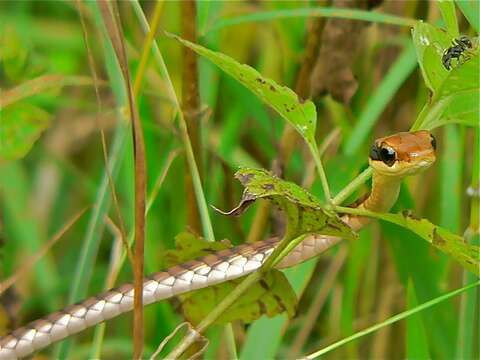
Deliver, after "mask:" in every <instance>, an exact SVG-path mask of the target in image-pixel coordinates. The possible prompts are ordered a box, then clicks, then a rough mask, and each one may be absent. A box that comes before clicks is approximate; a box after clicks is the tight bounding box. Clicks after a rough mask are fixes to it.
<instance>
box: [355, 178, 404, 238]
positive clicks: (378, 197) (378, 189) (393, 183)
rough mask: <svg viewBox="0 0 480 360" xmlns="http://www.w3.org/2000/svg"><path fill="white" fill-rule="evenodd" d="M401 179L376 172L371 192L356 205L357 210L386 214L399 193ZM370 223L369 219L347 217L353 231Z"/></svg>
mask: <svg viewBox="0 0 480 360" xmlns="http://www.w3.org/2000/svg"><path fill="white" fill-rule="evenodd" d="M402 180H403V177H399V176H385V175H382V174H379V173H377V172H374V173H373V178H372V191H371V192H370V195H369V196H368V197H367V198H366V199H365V201H363V202H362V203H361V204H360V205H358V208H359V209H365V210H370V211H375V212H388V211H390V209H391V208H392V206H393V205H394V204H395V202H396V201H397V199H398V194H399V193H400V185H401V183H402ZM369 222H370V219H369V218H366V217H357V216H348V217H347V223H348V224H349V225H350V227H352V228H353V229H354V230H355V231H358V230H360V229H361V228H362V227H364V226H365V225H367V224H368V223H369Z"/></svg>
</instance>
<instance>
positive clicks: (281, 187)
mask: <svg viewBox="0 0 480 360" xmlns="http://www.w3.org/2000/svg"><path fill="white" fill-rule="evenodd" d="M235 177H236V178H237V179H238V180H240V182H241V183H242V185H243V186H244V187H245V190H244V192H243V195H242V199H241V200H240V203H239V204H238V206H237V207H235V208H234V209H232V210H231V211H229V212H223V211H220V210H218V209H217V210H218V211H219V212H221V213H222V214H224V215H240V214H242V213H243V212H244V211H245V209H246V208H247V207H248V206H250V205H251V204H252V203H253V202H254V201H256V200H257V199H267V200H270V201H272V202H273V203H274V204H276V205H278V206H279V207H280V208H281V209H282V210H283V211H284V212H285V215H286V216H287V220H288V228H289V229H293V230H292V231H293V232H292V233H291V234H290V235H292V238H294V237H297V236H300V235H302V234H305V233H318V234H323V235H334V236H340V237H342V238H344V239H355V238H356V237H357V235H356V234H355V233H354V232H353V230H352V229H351V228H350V227H349V226H348V225H347V224H345V223H344V222H343V221H342V220H341V219H340V218H339V217H338V216H337V215H336V214H335V213H334V212H330V211H327V210H325V209H323V208H322V204H321V203H320V202H319V201H318V200H317V199H316V198H315V197H314V196H313V195H312V194H310V193H309V192H308V191H306V190H305V189H303V188H302V187H300V186H298V185H296V184H294V183H292V182H289V181H285V180H282V179H280V178H278V177H276V176H275V175H273V174H271V173H269V172H268V171H266V170H264V169H252V168H242V169H240V170H239V171H238V172H237V173H236V174H235Z"/></svg>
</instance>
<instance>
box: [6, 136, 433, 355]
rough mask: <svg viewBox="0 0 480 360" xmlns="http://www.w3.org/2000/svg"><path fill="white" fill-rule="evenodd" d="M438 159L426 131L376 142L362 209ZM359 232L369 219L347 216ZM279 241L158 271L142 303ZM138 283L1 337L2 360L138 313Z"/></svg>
mask: <svg viewBox="0 0 480 360" xmlns="http://www.w3.org/2000/svg"><path fill="white" fill-rule="evenodd" d="M434 161H435V140H434V138H433V137H432V135H431V134H430V133H429V132H427V131H419V132H415V133H399V134H396V135H392V136H389V137H385V138H381V139H378V140H376V141H375V143H374V145H373V146H372V150H371V152H370V158H369V162H370V165H371V166H372V168H373V181H372V191H371V193H370V195H369V196H368V197H367V198H366V199H365V200H364V201H363V202H362V203H360V204H359V205H358V207H359V208H364V209H367V210H371V211H377V212H385V211H388V210H389V209H390V208H391V207H392V206H393V204H394V203H395V201H396V199H397V197H398V193H399V189H400V184H401V181H402V179H403V178H404V177H405V176H407V175H412V174H416V173H417V172H419V171H420V170H422V169H425V168H427V167H428V166H430V165H431V164H432V163H433V162H434ZM342 220H343V221H344V222H346V223H347V224H348V225H349V226H350V227H352V228H353V229H354V230H357V231H358V230H359V229H361V228H362V227H363V226H364V225H365V224H366V223H367V222H368V220H367V219H366V218H362V217H356V216H349V215H345V216H343V217H342ZM340 240H341V239H340V238H338V237H333V236H324V235H309V236H307V237H306V238H305V239H304V240H303V241H302V242H301V243H300V244H299V245H297V247H295V248H294V249H293V250H292V252H290V253H289V254H288V255H287V256H286V257H285V258H284V259H283V260H282V261H281V262H280V263H279V264H278V265H277V268H285V267H290V266H293V265H296V264H299V263H301V262H303V261H305V260H307V259H310V258H312V257H314V256H317V255H318V254H320V253H322V252H324V251H325V250H327V249H329V248H331V247H332V246H333V245H335V244H337V243H338V242H339V241H340ZM278 243H279V240H278V239H275V238H273V239H268V240H265V241H261V242H257V243H254V244H248V245H240V246H237V247H234V248H231V249H227V250H222V251H219V252H217V253H214V254H210V255H208V256H205V257H203V258H200V259H197V260H193V261H190V262H187V263H184V264H181V265H177V266H174V267H172V268H169V269H167V270H165V271H161V272H157V273H154V274H152V275H150V276H148V277H146V278H145V279H144V281H143V301H144V305H148V304H151V303H154V302H157V301H160V300H164V299H168V298H170V297H173V296H177V295H180V294H183V293H186V292H188V291H192V290H197V289H201V288H205V287H208V286H211V285H214V284H218V283H222V282H225V281H229V280H232V279H236V278H238V277H241V276H245V275H247V274H249V273H251V272H253V271H256V270H258V269H259V268H260V267H261V266H262V265H263V264H264V262H265V260H266V259H267V258H268V257H269V256H270V255H271V254H272V252H273V250H274V249H275V247H276V246H277V245H278ZM133 291H134V290H133V285H132V284H125V285H122V286H120V287H118V288H115V289H112V290H109V291H107V292H104V293H102V294H99V295H97V296H94V297H91V298H89V299H87V300H85V301H82V302H80V303H78V304H75V305H71V306H68V307H66V308H65V309H63V310H61V311H58V312H55V313H52V314H50V315H48V316H46V317H44V318H42V319H39V320H36V321H33V322H31V323H29V324H27V325H25V326H23V327H21V328H19V329H17V330H15V331H13V332H12V333H10V334H8V335H6V336H4V337H2V338H0V360H6V359H16V358H21V357H25V356H28V355H30V354H32V353H34V352H35V351H38V350H40V349H43V348H44V347H46V346H48V345H50V344H52V343H55V342H57V341H60V340H62V339H65V338H67V337H69V336H72V335H74V334H76V333H79V332H80V331H82V330H84V329H86V328H88V327H91V326H94V325H96V324H99V323H101V322H103V321H106V320H108V319H111V318H113V317H116V316H118V315H120V314H122V313H125V312H127V311H131V310H132V309H133Z"/></svg>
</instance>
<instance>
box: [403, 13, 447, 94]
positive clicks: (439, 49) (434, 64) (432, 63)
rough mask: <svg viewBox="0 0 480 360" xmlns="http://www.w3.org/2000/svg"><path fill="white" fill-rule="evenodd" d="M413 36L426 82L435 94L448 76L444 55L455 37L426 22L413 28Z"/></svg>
mask: <svg viewBox="0 0 480 360" xmlns="http://www.w3.org/2000/svg"><path fill="white" fill-rule="evenodd" d="M412 38H413V44H414V45H415V50H416V52H417V60H418V64H419V65H420V69H421V70H422V75H423V79H424V80H425V84H426V85H427V87H428V88H429V89H430V90H431V91H432V92H433V93H434V94H435V93H436V92H437V89H438V88H439V87H440V86H441V85H442V84H443V82H444V81H445V79H446V78H447V76H448V70H447V69H445V67H444V66H443V64H442V56H443V52H444V51H445V49H447V48H448V47H450V46H451V42H452V40H453V39H452V38H451V37H449V36H448V35H447V34H446V33H445V32H444V31H441V30H440V29H438V28H436V27H434V26H433V25H430V24H427V23H424V22H419V23H418V24H417V25H416V26H415V27H414V28H413V31H412Z"/></svg>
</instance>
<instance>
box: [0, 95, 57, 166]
mask: <svg viewBox="0 0 480 360" xmlns="http://www.w3.org/2000/svg"><path fill="white" fill-rule="evenodd" d="M0 111H1V114H0V117H1V121H0V162H1V161H6V160H15V159H18V158H21V157H23V156H25V155H26V154H27V153H28V151H30V149H31V148H32V146H33V144H34V143H35V141H37V139H38V138H39V137H40V135H41V133H42V132H43V131H44V130H45V129H46V128H47V127H48V125H49V124H50V115H49V114H48V113H47V112H46V111H44V110H42V109H40V108H39V107H37V106H34V105H31V104H28V103H18V104H16V105H12V106H9V107H7V108H4V109H1V110H0Z"/></svg>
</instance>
